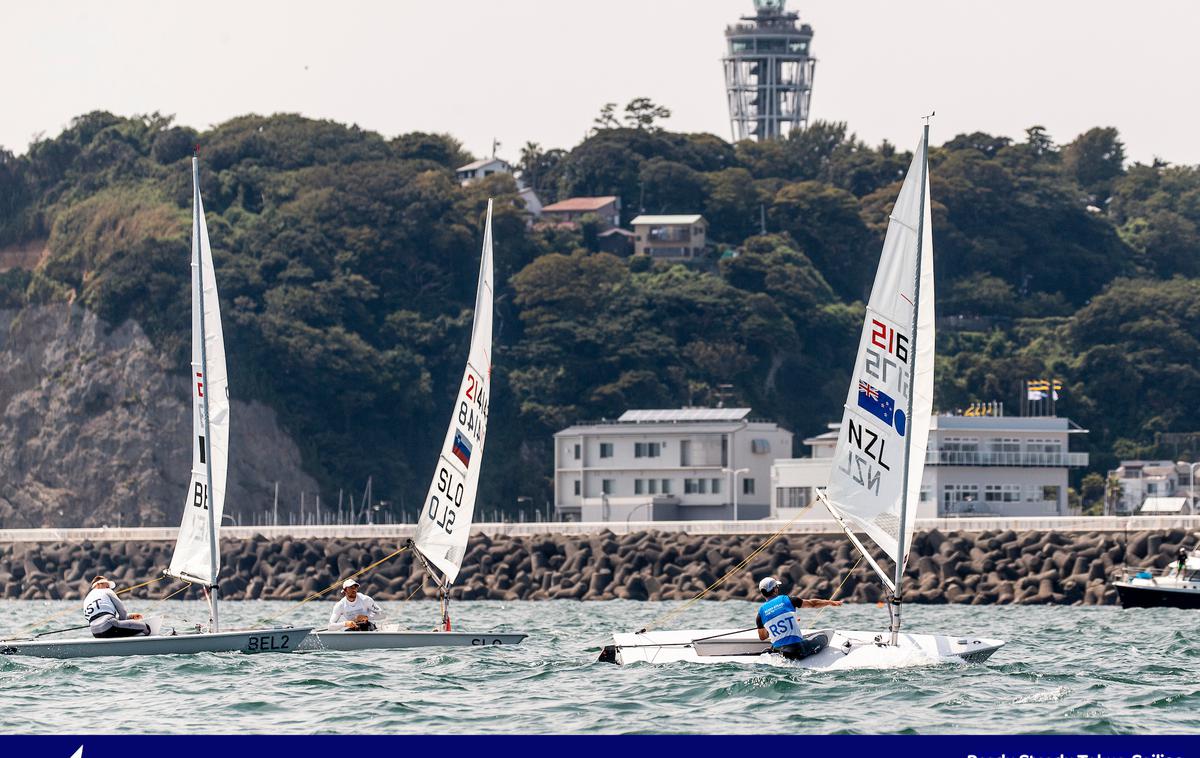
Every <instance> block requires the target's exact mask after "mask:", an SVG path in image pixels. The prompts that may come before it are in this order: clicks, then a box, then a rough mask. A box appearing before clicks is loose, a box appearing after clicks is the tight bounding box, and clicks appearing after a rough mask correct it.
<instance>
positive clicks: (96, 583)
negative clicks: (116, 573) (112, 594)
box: [92, 574, 117, 589]
mask: <svg viewBox="0 0 1200 758" xmlns="http://www.w3.org/2000/svg"><path fill="white" fill-rule="evenodd" d="M102 586H105V587H116V586H117V585H116V583H115V582H114V581H113V580H112V579H109V578H108V577H106V576H104V575H103V574H101V575H100V576H97V577H96V578H95V579H93V580H92V589H98V588H100V587H102Z"/></svg>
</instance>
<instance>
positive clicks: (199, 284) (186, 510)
mask: <svg viewBox="0 0 1200 758" xmlns="http://www.w3.org/2000/svg"><path fill="white" fill-rule="evenodd" d="M191 374H192V377H191V380H190V382H189V383H190V384H191V387H192V391H191V394H192V424H193V431H194V433H193V434H192V475H191V481H190V482H189V483H188V489H187V495H186V497H185V500H184V507H183V521H182V523H181V524H180V525H179V536H178V538H177V539H176V542H175V552H174V553H173V555H172V557H171V563H170V566H169V567H168V568H167V569H166V571H165V572H164V573H165V574H166V575H167V576H171V577H174V578H176V579H181V580H183V581H186V582H190V583H192V584H198V585H200V586H201V587H203V588H204V595H205V597H206V598H207V599H208V609H209V624H208V631H206V632H201V633H196V634H170V635H162V636H159V635H156V634H152V635H151V636H149V637H124V638H117V639H82V640H80V639H65V640H57V641H54V640H47V641H30V642H21V641H19V640H17V641H14V640H8V641H5V642H4V643H2V644H0V652H2V653H7V654H10V655H33V656H40V657H44V658H77V657H90V656H102V655H163V654H171V653H199V652H233V651H242V652H247V653H255V652H291V651H293V650H295V649H296V648H297V647H298V646H299V645H300V643H301V642H302V641H303V640H304V638H305V637H307V636H308V633H309V631H310V630H311V627H273V628H270V629H252V630H239V631H229V632H222V631H221V627H220V617H219V615H218V607H217V575H218V574H219V573H220V570H221V554H220V551H219V550H218V544H219V542H218V534H217V529H218V527H219V526H220V524H221V516H222V512H223V510H224V506H225V482H226V475H227V473H228V469H229V380H228V374H227V372H226V367H225V339H224V337H223V335H222V332H221V310H220V303H219V299H218V296H217V280H216V275H215V273H214V271H213V260H212V249H211V247H210V246H209V243H208V225H207V223H206V222H205V219H204V204H203V202H202V201H201V199H200V159H199V156H196V155H194V156H193V157H192V370H191ZM147 621H148V622H149V624H150V627H151V629H152V630H157V629H158V628H159V627H160V620H159V619H147Z"/></svg>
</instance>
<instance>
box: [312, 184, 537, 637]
mask: <svg viewBox="0 0 1200 758" xmlns="http://www.w3.org/2000/svg"><path fill="white" fill-rule="evenodd" d="M492 280H493V274H492V201H491V200H488V205H487V220H486V221H485V223H484V229H483V254H482V256H481V260H480V262H479V278H478V282H477V284H476V288H475V315H474V320H473V322H472V325H471V347H470V351H469V352H468V354H467V366H466V368H465V369H464V370H463V377H462V381H461V382H460V383H459V387H458V395H457V396H455V400H454V410H453V412H452V414H451V418H450V424H449V426H448V427H447V429H446V437H445V439H444V440H443V442H442V449H441V453H440V454H439V455H438V460H437V464H436V465H435V466H434V473H433V480H432V481H431V482H430V484H429V491H428V492H427V493H426V494H425V500H424V504H423V506H422V508H421V514H420V516H419V518H418V521H417V528H416V533H415V535H414V537H413V540H412V542H411V548H412V549H413V550H414V551H415V552H416V555H417V557H418V559H419V560H420V561H421V562H422V564H423V565H424V566H425V569H426V570H427V571H429V573H430V575H432V576H433V577H434V578H435V579H437V583H438V588H439V594H440V596H441V604H442V605H441V622H440V624H439V627H440V629H439V630H437V631H416V630H409V629H404V628H402V627H401V626H400V625H399V624H385V625H383V626H381V627H380V628H379V629H378V630H375V631H369V632H366V631H364V632H359V631H354V632H349V631H345V630H341V629H333V630H317V631H316V632H314V633H313V635H312V638H311V639H310V640H309V641H308V642H307V643H306V644H305V647H306V648H309V647H318V648H325V649H327V650H370V649H376V648H410V647H435V646H436V647H445V646H462V647H470V646H483V645H487V646H493V645H516V644H519V643H520V642H521V641H522V640H524V639H525V637H526V636H527V635H525V634H516V633H480V632H455V631H452V628H451V623H450V613H449V602H450V597H449V596H450V586H451V585H452V584H453V583H454V580H455V579H457V578H458V572H459V569H460V568H461V567H462V561H463V557H464V556H465V555H466V552H467V539H468V537H469V535H470V532H471V520H472V517H473V515H474V512H475V496H476V494H477V493H478V491H479V469H480V467H481V466H482V465H483V445H484V442H485V441H486V439H487V421H488V405H489V403H490V402H491V386H492ZM439 572H440V574H441V576H440V577H438V573H439Z"/></svg>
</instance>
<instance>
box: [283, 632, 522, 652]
mask: <svg viewBox="0 0 1200 758" xmlns="http://www.w3.org/2000/svg"><path fill="white" fill-rule="evenodd" d="M528 636H529V635H526V634H519V633H511V634H510V633H497V632H417V631H412V630H404V629H384V630H381V631H377V632H344V631H340V630H316V631H314V632H313V633H312V634H311V635H309V637H308V639H306V640H305V641H304V644H303V645H302V646H301V649H302V650H402V649H408V648H420V647H496V646H499V645H519V644H521V642H522V641H523V640H524V639H525V638H526V637H528Z"/></svg>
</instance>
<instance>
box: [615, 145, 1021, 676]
mask: <svg viewBox="0 0 1200 758" xmlns="http://www.w3.org/2000/svg"><path fill="white" fill-rule="evenodd" d="M928 153H929V126H928V125H926V126H925V130H924V133H923V135H922V138H921V143H920V145H918V147H917V152H916V155H915V156H914V157H913V162H912V165H911V166H910V167H909V170H908V176H907V177H906V178H905V180H904V185H903V186H902V188H901V190H900V195H899V197H898V198H897V199H896V205H895V207H894V209H893V210H892V214H891V218H890V219H889V223H888V230H887V236H886V237H885V239H884V244H883V253H882V254H881V256H880V261H879V269H878V271H877V273H876V275H875V284H874V287H873V288H872V290H871V298H870V301H869V302H868V304H867V314H866V319H865V323H864V325H863V330H862V336H861V338H860V340H859V347H858V354H857V355H858V357H857V359H856V362H855V369H854V374H853V375H852V377H851V380H850V388H849V391H848V392H847V395H846V405H845V410H844V415H843V417H842V426H841V431H840V432H839V437H838V444H837V449H836V452H835V454H834V468H833V471H832V473H831V476H830V485H829V488H828V490H827V491H825V492H823V493H821V495H820V497H821V499H822V501H823V502H824V503H825V505H826V506H827V507H828V508H829V511H830V512H831V513H832V514H833V516H834V518H835V519H836V520H837V521H838V523H840V524H841V526H842V528H843V529H844V530H845V532H846V536H847V537H848V538H849V539H850V541H851V542H852V543H853V544H854V546H855V547H856V548H857V549H858V550H859V552H861V553H862V555H863V559H864V560H865V561H866V562H867V563H868V564H869V565H870V566H871V568H872V569H873V570H874V571H875V573H876V575H877V576H878V578H879V580H880V581H881V582H882V583H883V585H884V586H885V587H886V588H887V589H888V592H889V593H890V595H891V597H890V599H889V604H888V607H889V610H890V615H891V624H890V628H889V630H888V632H886V633H880V632H859V631H841V630H836V629H834V630H805V632H804V633H805V634H806V635H811V634H813V633H815V632H817V631H820V632H823V633H825V634H826V635H827V636H828V637H829V639H830V642H829V645H828V646H827V647H826V648H825V649H824V650H822V651H821V652H819V653H817V654H815V655H812V656H809V657H807V658H804V659H802V660H800V661H796V662H794V663H792V664H791V665H798V666H802V667H805V668H874V667H880V666H891V665H918V664H922V663H936V662H940V661H944V660H962V661H971V662H978V661H983V660H986V659H987V658H988V657H989V656H990V655H992V653H994V652H996V650H999V649H1000V647H1001V646H1002V645H1003V644H1004V643H1003V642H1002V641H1000V640H993V639H982V638H975V637H959V636H947V635H941V634H912V633H905V632H901V631H900V608H901V591H902V581H903V577H904V565H905V563H906V561H907V558H908V550H909V546H910V544H911V542H912V515H913V514H912V511H913V510H915V507H916V503H917V502H918V497H919V494H920V489H921V474H922V471H923V470H924V462H925V446H926V442H927V441H928V436H929V421H930V416H931V414H932V412H933V360H934V317H933V304H934V300H933V235H932V226H931V221H930V207H929V178H928V177H929V158H928ZM854 530H858V531H859V532H862V533H865V534H866V535H867V537H868V538H869V539H870V540H871V541H872V542H873V543H875V545H877V546H878V547H879V549H881V550H882V551H883V552H884V554H885V555H887V557H888V559H889V560H891V561H892V564H893V567H894V573H893V576H891V577H889V576H888V575H887V573H886V572H884V570H883V569H882V568H881V567H880V566H879V563H878V562H877V561H876V560H875V558H874V557H873V556H872V555H871V553H870V551H869V550H868V549H867V548H866V546H864V545H863V543H862V542H861V541H860V540H859V538H858V537H857V536H856V534H855V531H854ZM769 648H770V645H769V643H766V642H762V641H759V639H758V634H757V632H756V631H754V630H750V631H739V630H733V631H730V630H720V629H706V630H685V631H669V632H643V633H636V634H617V635H614V637H613V645H612V646H609V647H607V648H605V651H604V653H603V654H602V655H601V660H608V661H612V662H616V663H631V662H634V661H645V662H652V663H665V662H670V661H684V660H686V661H692V662H703V663H718V662H729V661H731V660H749V661H758V660H763V659H774V658H779V656H774V655H770V654H769Z"/></svg>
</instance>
